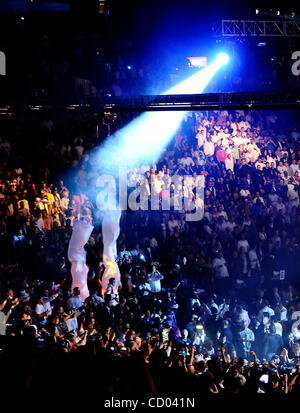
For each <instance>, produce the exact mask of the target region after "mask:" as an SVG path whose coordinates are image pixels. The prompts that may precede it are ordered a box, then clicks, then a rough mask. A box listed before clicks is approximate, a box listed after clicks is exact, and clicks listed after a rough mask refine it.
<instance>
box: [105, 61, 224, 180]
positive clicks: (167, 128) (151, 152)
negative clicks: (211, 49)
mask: <svg viewBox="0 0 300 413" xmlns="http://www.w3.org/2000/svg"><path fill="white" fill-rule="evenodd" d="M224 55H225V54H224V53H223V54H219V55H218V57H217V58H216V60H215V61H214V62H212V63H211V64H210V65H209V66H207V67H205V68H204V69H202V70H200V71H198V72H197V73H195V74H194V75H192V76H190V77H189V78H187V79H186V80H184V81H183V82H181V83H179V84H178V85H175V86H173V87H171V88H170V89H168V90H166V91H165V92H164V93H162V95H172V94H177V95H179V94H200V93H202V92H203V91H204V89H205V87H206V86H207V85H208V83H209V82H210V80H211V79H212V78H213V77H214V75H215V74H216V72H217V71H218V70H219V69H220V68H221V67H222V66H223V65H225V64H227V63H228V60H229V58H228V56H227V55H225V56H226V58H225V56H224ZM187 113H188V110H182V111H163V112H147V113H144V114H142V115H140V116H139V117H137V118H136V119H134V120H133V121H131V122H130V123H129V124H128V125H126V126H125V127H124V128H122V129H121V130H119V131H118V132H116V133H115V134H114V135H113V136H110V137H109V138H108V139H107V140H106V141H105V142H104V143H103V145H102V146H101V147H100V148H99V163H101V164H102V165H103V167H104V170H105V172H106V173H111V174H113V175H115V174H116V173H117V169H119V168H120V167H125V168H129V169H131V168H136V167H139V166H141V165H142V164H143V163H150V164H151V163H154V162H156V161H157V159H158V158H159V156H160V154H161V153H162V152H163V150H164V149H165V147H166V145H167V144H168V142H169V141H170V139H171V138H172V137H173V136H174V134H175V133H176V131H177V129H178V127H179V125H180V123H181V121H182V119H183V118H184V116H185V115H186V114H187Z"/></svg>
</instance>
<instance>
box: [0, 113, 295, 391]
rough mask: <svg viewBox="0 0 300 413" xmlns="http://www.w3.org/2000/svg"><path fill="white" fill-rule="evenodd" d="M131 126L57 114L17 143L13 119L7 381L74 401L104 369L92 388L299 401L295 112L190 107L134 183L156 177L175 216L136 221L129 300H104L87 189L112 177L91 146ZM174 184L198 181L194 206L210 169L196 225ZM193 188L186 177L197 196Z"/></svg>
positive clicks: (6, 227) (130, 233) (0, 317)
mask: <svg viewBox="0 0 300 413" xmlns="http://www.w3.org/2000/svg"><path fill="white" fill-rule="evenodd" d="M71 120H72V121H73V119H71ZM23 122H24V123H22V126H24V125H25V124H26V121H25V120H23ZM124 122H125V120H124V119H120V117H118V116H117V115H115V116H110V117H108V116H107V115H106V116H104V117H103V119H102V120H101V122H99V119H98V120H95V119H92V120H89V119H87V118H84V117H83V118H82V119H80V121H77V123H75V122H74V123H75V125H72V126H71V128H70V130H68V129H67V127H66V126H65V127H64V128H62V125H64V123H63V121H61V120H56V119H55V118H53V120H50V119H46V120H45V119H43V121H42V122H40V123H39V122H36V123H35V124H36V125H37V130H36V131H35V130H34V129H33V128H24V129H23V128H22V129H21V128H20V127H18V128H17V127H16V126H15V125H14V124H13V126H14V127H15V129H14V130H13V131H14V132H16V134H17V136H18V139H15V140H13V139H10V136H11V135H12V134H13V133H12V129H11V128H12V124H9V126H7V125H6V128H5V132H7V133H6V136H3V137H2V139H1V144H0V150H1V159H2V161H3V162H2V167H1V168H0V187H1V189H0V205H1V208H0V225H1V234H0V243H1V259H0V292H1V301H0V335H1V337H0V338H1V342H0V348H1V353H0V357H1V362H2V363H3V366H4V368H5V367H6V369H7V375H6V377H5V379H6V380H7V377H13V378H14V380H15V383H16V384H15V385H16V386H19V388H20V389H26V391H27V392H43V391H44V387H43V386H44V383H45V376H46V377H47V378H48V379H49V383H50V384H48V387H47V391H51V390H53V391H54V390H55V389H56V388H57V386H58V387H59V386H63V388H64V389H65V391H66V392H67V391H68V390H71V389H72V386H73V380H72V378H74V377H75V378H76V379H78V380H79V379H80V382H81V383H82V382H84V381H85V379H88V377H89V376H90V374H91V373H94V374H96V381H95V382H93V383H92V384H91V382H88V383H82V386H83V388H86V389H88V388H89V386H94V388H95V389H96V388H98V387H99V386H102V390H103V392H121V393H122V392H126V391H135V392H137V393H138V392H173V393H174V394H175V393H176V392H177V393H181V392H183V393H184V392H196V393H197V392H198V393H201V394H206V395H208V394H214V393H221V394H235V393H239V394H246V393H247V394H256V393H268V394H274V395H275V394H281V393H296V392H297V390H298V389H299V383H300V381H299V376H300V368H299V366H300V333H299V329H298V322H297V321H298V320H299V318H300V313H299V312H300V299H299V281H298V276H299V274H298V271H299V270H298V268H299V257H300V254H299V248H300V247H299V245H300V244H299V221H300V218H299V184H300V177H299V175H300V147H299V136H300V132H299V131H300V129H299V125H297V123H294V120H293V116H292V114H287V113H286V114H284V115H283V114H282V113H276V112H256V111H247V112H246V111H245V112H244V111H220V112H209V113H208V112H195V113H191V114H188V115H187V116H186V117H185V119H184V120H183V122H182V124H181V126H180V129H179V131H178V132H177V134H176V136H175V139H174V140H172V142H170V144H169V145H168V147H167V148H166V150H165V151H164V152H163V154H162V156H161V158H160V159H159V160H158V162H157V163H156V164H155V165H147V164H146V163H145V165H142V166H141V167H140V168H138V169H137V170H134V171H130V172H131V178H132V177H133V176H136V175H137V174H138V173H140V174H143V176H145V181H144V184H145V187H146V189H147V190H149V194H150V192H151V191H156V192H158V193H159V194H160V197H161V199H162V198H163V197H164V196H170V199H171V210H170V211H161V210H160V211H142V210H139V211H130V210H127V211H124V212H123V215H122V219H121V232H120V236H119V238H118V241H117V246H118V257H117V260H118V264H119V267H120V271H121V281H122V288H121V289H120V290H119V291H115V289H114V288H113V280H111V282H110V285H109V290H108V291H107V293H106V294H105V295H104V296H103V294H102V288H101V287H102V284H101V277H102V274H103V271H104V264H103V258H102V249H103V245H102V234H101V212H99V211H98V210H97V207H96V203H95V199H92V197H91V195H90V194H91V191H88V189H90V188H92V187H95V182H96V180H97V178H98V176H99V175H100V173H101V165H99V164H97V159H98V158H97V157H96V156H95V152H94V151H93V148H96V147H97V145H98V144H99V142H100V141H101V138H103V137H105V136H107V135H109V134H112V133H113V132H114V130H116V129H118V128H120V127H121V126H122V124H123V123H124ZM99 125H100V126H99ZM18 126H20V125H18ZM60 127H61V128H62V131H60V132H59V128H60ZM24 130H25V131H26V133H27V135H26V134H25V132H24ZM8 131H10V133H8ZM30 133H32V136H33V137H32V136H31V137H30ZM39 133H41V134H42V135H41V136H43V139H44V140H43V142H39V143H38V144H37V147H38V148H39V149H40V152H36V153H35V158H36V162H35V164H34V165H33V162H32V161H31V160H30V159H29V156H30V153H31V151H32V147H33V146H31V145H30V142H32V141H33V142H34V144H35V143H37V140H34V139H37V136H38V134H39ZM58 136H64V140H63V143H61V142H59V140H58ZM22 138H23V141H22V142H20V141H21V140H22ZM20 147H21V148H23V147H24V148H25V151H24V152H23V156H22V152H20ZM24 154H25V155H24ZM64 169H65V170H67V169H68V171H69V173H68V174H64V175H63V173H62V171H63V170H64ZM174 175H178V176H181V177H183V176H185V175H190V176H193V179H194V185H193V187H192V189H191V194H190V195H191V197H192V198H194V200H195V202H197V198H196V187H197V176H199V175H202V176H204V180H205V189H204V218H203V219H202V220H200V221H198V222H187V221H185V213H186V211H185V209H184V205H183V207H182V210H175V209H174V208H173V207H172V205H173V206H174V199H175V198H176V196H177V195H178V193H176V191H177V189H178V188H177V189H176V188H175V187H174V185H173V184H172V176H174ZM189 190H190V189H188V188H186V187H185V185H184V182H183V185H182V187H181V188H180V191H181V194H182V195H183V197H184V196H186V194H187V191H189ZM83 208H85V210H87V209H88V210H89V211H90V213H91V215H92V216H93V218H94V224H95V228H94V231H93V233H92V236H91V237H90V239H89V242H88V244H87V246H86V249H87V265H88V267H89V273H88V288H89V291H90V295H89V297H88V298H87V299H86V300H85V301H84V302H83V301H82V299H81V297H80V291H79V290H78V289H76V288H75V289H73V288H72V279H71V275H70V263H69V262H68V258H67V249H68V243H69V240H70V236H71V233H72V225H73V222H74V220H76V219H78V218H79V217H80V213H81V211H82V210H83ZM58 371H59V374H58ZM10 372H11V373H10ZM10 374H11V376H10ZM51 383H53V384H51ZM85 386H86V387H85Z"/></svg>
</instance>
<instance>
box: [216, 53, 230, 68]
mask: <svg viewBox="0 0 300 413" xmlns="http://www.w3.org/2000/svg"><path fill="white" fill-rule="evenodd" d="M216 62H218V63H219V64H220V66H223V65H227V63H228V62H229V56H228V54H226V53H219V54H218V56H217V59H216Z"/></svg>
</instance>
